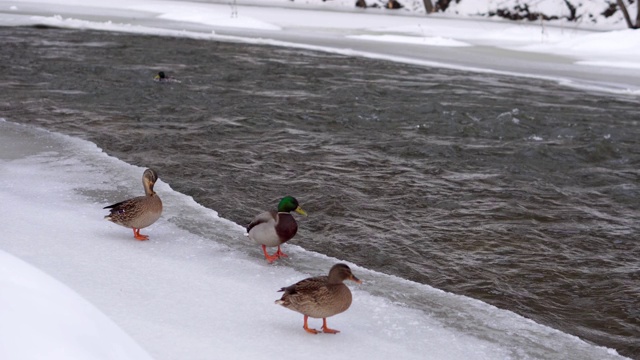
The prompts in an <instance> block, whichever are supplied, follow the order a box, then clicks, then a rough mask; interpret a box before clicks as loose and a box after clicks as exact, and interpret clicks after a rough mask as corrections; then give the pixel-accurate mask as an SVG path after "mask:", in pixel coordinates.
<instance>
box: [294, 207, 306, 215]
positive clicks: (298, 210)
mask: <svg viewBox="0 0 640 360" xmlns="http://www.w3.org/2000/svg"><path fill="white" fill-rule="evenodd" d="M296 212H297V213H298V214H300V215H304V216H307V212H306V211H304V210H302V208H301V207H300V206H298V207H297V208H296Z"/></svg>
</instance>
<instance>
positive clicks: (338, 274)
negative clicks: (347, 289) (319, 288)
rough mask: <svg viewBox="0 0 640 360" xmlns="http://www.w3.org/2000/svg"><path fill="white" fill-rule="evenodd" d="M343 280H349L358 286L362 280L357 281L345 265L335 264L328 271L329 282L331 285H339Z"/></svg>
mask: <svg viewBox="0 0 640 360" xmlns="http://www.w3.org/2000/svg"><path fill="white" fill-rule="evenodd" d="M345 280H351V281H354V282H356V283H358V284H362V280H360V279H358V278H357V277H356V276H355V275H353V273H352V272H351V269H350V268H349V267H348V266H347V265H345V264H335V265H333V266H332V267H331V270H329V282H330V283H332V284H340V283H342V282H344V281H345Z"/></svg>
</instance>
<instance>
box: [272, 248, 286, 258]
mask: <svg viewBox="0 0 640 360" xmlns="http://www.w3.org/2000/svg"><path fill="white" fill-rule="evenodd" d="M274 255H275V256H277V257H289V255H287V254H285V253H283V252H282V250H280V246H278V251H276V253H275V254H274Z"/></svg>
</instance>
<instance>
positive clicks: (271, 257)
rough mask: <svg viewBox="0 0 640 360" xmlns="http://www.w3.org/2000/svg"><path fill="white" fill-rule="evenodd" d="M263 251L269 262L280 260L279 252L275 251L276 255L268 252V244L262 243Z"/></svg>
mask: <svg viewBox="0 0 640 360" xmlns="http://www.w3.org/2000/svg"><path fill="white" fill-rule="evenodd" d="M262 251H263V252H264V258H265V259H267V262H268V263H269V264H271V263H272V262H274V261H276V260H278V253H275V254H274V255H269V253H268V252H267V247H266V245H262Z"/></svg>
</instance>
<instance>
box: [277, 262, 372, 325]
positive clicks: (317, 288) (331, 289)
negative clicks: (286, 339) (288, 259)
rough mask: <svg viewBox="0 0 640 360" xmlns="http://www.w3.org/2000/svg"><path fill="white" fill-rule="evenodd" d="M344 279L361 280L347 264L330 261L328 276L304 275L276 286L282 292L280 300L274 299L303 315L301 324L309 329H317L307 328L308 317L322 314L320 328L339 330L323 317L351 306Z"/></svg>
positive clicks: (357, 281) (359, 282) (319, 316)
mask: <svg viewBox="0 0 640 360" xmlns="http://www.w3.org/2000/svg"><path fill="white" fill-rule="evenodd" d="M345 280H351V281H355V282H356V283H358V284H361V283H362V281H360V279H358V278H357V277H355V275H353V273H351V269H350V268H349V267H348V266H347V265H345V264H336V265H333V267H331V270H329V276H316V277H311V278H307V279H304V280H302V281H299V282H297V283H295V284H293V285H291V286H288V287H284V288H282V289H280V290H279V291H284V294H283V295H282V298H280V300H276V304H278V305H282V306H284V307H286V308H287V309H291V310H293V311H297V312H299V313H301V314H302V315H304V325H303V328H304V329H305V330H306V331H307V332H309V333H312V334H317V333H318V330H316V329H310V328H309V326H308V325H307V320H308V318H309V317H312V318H316V319H319V318H322V331H323V332H325V333H329V334H336V333H339V332H340V331H338V330H334V329H330V328H329V327H328V326H327V318H328V317H330V316H333V315H336V314H339V313H341V312H344V311H345V310H347V309H348V308H349V306H351V291H349V288H348V287H347V285H345V284H344V283H343V282H344V281H345Z"/></svg>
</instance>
